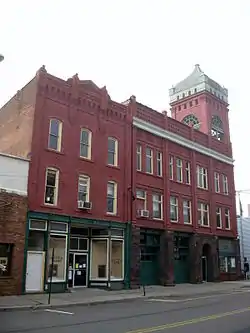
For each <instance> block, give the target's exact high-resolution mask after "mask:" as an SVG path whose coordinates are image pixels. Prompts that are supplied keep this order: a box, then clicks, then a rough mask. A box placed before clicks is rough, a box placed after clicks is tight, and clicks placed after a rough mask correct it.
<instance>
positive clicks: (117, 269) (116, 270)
mask: <svg viewBox="0 0 250 333" xmlns="http://www.w3.org/2000/svg"><path fill="white" fill-rule="evenodd" d="M122 278H123V242H122V241H118V240H112V241H111V279H122Z"/></svg>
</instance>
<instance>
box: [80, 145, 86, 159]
mask: <svg viewBox="0 0 250 333" xmlns="http://www.w3.org/2000/svg"><path fill="white" fill-rule="evenodd" d="M80 156H81V157H88V146H87V145H85V144H81V145H80Z"/></svg>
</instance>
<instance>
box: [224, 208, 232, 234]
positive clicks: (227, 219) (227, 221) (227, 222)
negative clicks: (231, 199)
mask: <svg viewBox="0 0 250 333" xmlns="http://www.w3.org/2000/svg"><path fill="white" fill-rule="evenodd" d="M225 228H226V229H228V230H229V229H231V223H230V209H229V208H225Z"/></svg>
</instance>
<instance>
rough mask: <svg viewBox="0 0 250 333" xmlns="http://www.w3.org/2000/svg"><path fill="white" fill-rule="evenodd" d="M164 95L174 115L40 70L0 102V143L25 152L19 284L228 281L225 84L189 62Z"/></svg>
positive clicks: (233, 260)
mask: <svg viewBox="0 0 250 333" xmlns="http://www.w3.org/2000/svg"><path fill="white" fill-rule="evenodd" d="M201 77H202V78H201ZM190 78H191V79H190ZM190 82H191V84H190ZM210 86H211V87H210ZM209 89H212V90H211V91H210V90H209ZM218 92H220V95H219V96H217V94H218ZM170 95H171V108H172V116H173V118H176V119H177V120H175V119H173V118H169V117H167V115H166V114H165V113H159V112H156V111H155V110H152V109H150V108H148V107H146V106H144V105H142V104H140V103H138V102H136V99H135V97H134V96H132V97H131V98H130V99H129V100H128V101H127V102H125V103H122V104H119V103H116V102H114V101H112V99H111V98H110V96H109V94H108V92H107V90H106V88H105V87H103V88H98V87H97V86H96V85H95V84H94V83H93V82H92V81H86V80H85V81H81V80H79V78H78V76H77V75H75V76H74V77H72V78H71V79H69V80H67V81H64V80H61V79H59V78H56V77H54V76H52V75H50V74H48V73H47V72H46V70H45V68H44V67H43V68H41V69H40V70H39V71H38V73H37V75H36V77H35V78H34V79H33V80H32V81H31V82H30V83H29V84H28V85H27V86H26V87H24V88H23V89H22V90H21V91H20V92H18V95H17V96H15V97H14V98H13V99H12V100H11V101H10V102H9V103H7V104H6V106H4V107H3V109H2V111H1V112H0V121H1V122H2V123H3V124H5V125H4V128H2V129H1V128H0V139H2V140H0V150H1V151H4V152H8V153H11V152H12V153H13V152H15V154H19V155H21V156H25V157H27V156H28V158H29V159H30V172H29V185H28V202H29V214H28V221H27V223H28V226H29V228H28V229H29V232H28V234H27V248H26V251H25V264H26V265H27V273H28V274H27V276H29V277H30V278H26V279H25V281H24V285H25V288H24V289H25V290H24V291H26V292H29V291H42V290H43V289H44V290H47V288H48V282H49V280H50V274H51V273H52V282H53V287H54V288H55V290H61V289H62V288H63V289H64V288H67V286H68V285H69V286H70V287H71V286H73V287H74V286H79V285H81V286H84V285H86V286H108V287H114V288H121V287H123V286H124V285H125V286H129V285H130V286H137V285H139V284H140V283H146V284H157V283H161V284H164V285H166V284H173V283H181V282H187V281H191V282H194V283H195V282H200V281H202V280H209V281H214V280H218V279H220V277H222V278H223V279H225V278H226V279H228V278H236V275H237V274H236V272H237V269H236V268H237V267H238V242H237V240H236V237H237V230H236V229H237V228H236V212H235V198H234V180H233V159H232V150H231V143H230V138H229V126H228V118H227V112H228V109H227V107H228V105H227V91H226V90H225V89H223V88H221V87H220V86H219V85H218V84H216V83H215V82H214V81H212V80H210V79H209V78H208V77H207V76H206V75H205V74H203V73H201V72H200V68H199V67H198V66H196V68H195V70H194V72H193V73H192V74H191V76H190V77H189V79H188V80H186V81H185V80H184V81H183V82H182V83H181V84H179V85H177V86H176V87H175V88H172V90H171V92H170ZM222 97H223V99H222ZM217 108H218V109H217ZM25 120H29V126H28V127H27V125H26V123H27V122H26V121H25ZM182 122H184V123H185V124H183V123H182ZM24 124H25V126H26V127H25V126H24ZM221 124H223V127H222V126H221ZM187 125H190V126H187ZM191 125H192V126H191ZM24 128H25V129H24ZM202 132H203V133H202ZM10 133H12V135H10ZM211 133H212V135H214V136H216V138H214V137H212V135H211ZM22 135H24V136H25V139H24V140H23V141H22V140H21V137H22ZM218 139H221V140H220V141H219V140H218ZM53 248H54V253H55V258H54V259H55V260H56V261H55V262H54V264H53V267H52V252H53ZM219 259H220V260H219ZM34 265H36V269H34ZM220 272H221V274H220ZM35 273H36V274H35ZM32 274H35V275H32Z"/></svg>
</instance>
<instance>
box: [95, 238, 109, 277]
mask: <svg viewBox="0 0 250 333" xmlns="http://www.w3.org/2000/svg"><path fill="white" fill-rule="evenodd" d="M107 277H108V239H92V257H91V279H93V280H94V279H97V280H98V279H100V280H101V279H104V280H105V279H107Z"/></svg>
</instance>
